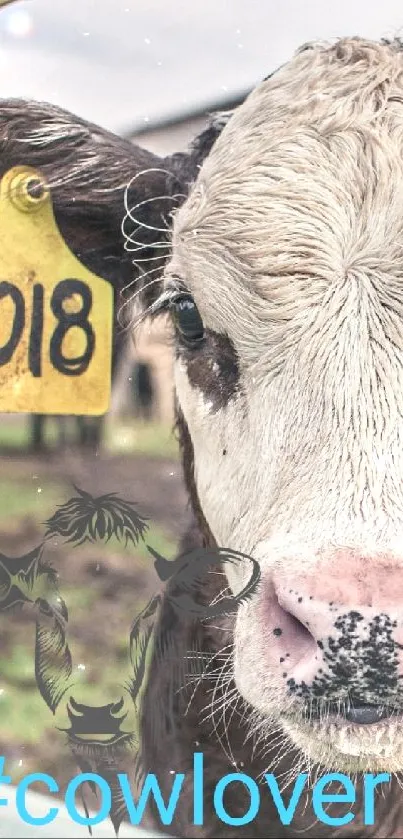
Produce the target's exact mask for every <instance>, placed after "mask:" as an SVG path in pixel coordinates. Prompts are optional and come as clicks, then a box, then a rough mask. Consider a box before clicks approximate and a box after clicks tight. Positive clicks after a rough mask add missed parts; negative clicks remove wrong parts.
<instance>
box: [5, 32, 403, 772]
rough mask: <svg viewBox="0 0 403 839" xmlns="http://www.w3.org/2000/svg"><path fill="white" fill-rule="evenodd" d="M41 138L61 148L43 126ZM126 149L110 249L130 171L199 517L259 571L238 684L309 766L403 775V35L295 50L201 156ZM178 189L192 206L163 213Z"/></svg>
mask: <svg viewBox="0 0 403 839" xmlns="http://www.w3.org/2000/svg"><path fill="white" fill-rule="evenodd" d="M1 116H2V112H1V109H0V124H1ZM45 123H46V120H45ZM31 128H32V126H31ZM61 133H63V132H60V131H59V134H58V135H57V130H56V129H55V132H54V138H55V139H57V136H58V137H59V140H60V136H61ZM67 134H68V132H67V129H66V128H64V133H63V136H66V137H67ZM56 135H57V136H56ZM7 136H8V135H7ZM108 136H109V135H108ZM40 137H41V138H42V145H41V146H40V145H38V143H36V145H35V144H32V143H31V146H30V148H31V149H32V150H33V152H35V154H36V152H38V154H39V152H40V154H42V155H45V157H46V153H47V151H46V140H45V137H46V124H44V128H43V129H42V133H41V134H40ZM94 137H95V139H94ZM49 145H51V144H50V141H49ZM112 145H113V144H112ZM112 145H111V141H110V140H108V139H107V138H105V137H104V136H103V135H102V137H100V136H99V134H98V135H97V134H96V132H95V135H94V132H93V133H92V134H91V132H90V134H89V138H88V146H87V148H86V151H85V155H86V156H85V161H86V164H85V165H84V164H83V167H82V170H81V172H82V173H84V175H85V173H86V172H87V173H88V172H89V171H90V169H89V161H91V162H92V163H93V164H94V165H93V168H92V169H91V172H92V174H91V178H92V180H93V181H95V180H97V181H99V182H100V184H102V178H103V170H102V166H103V167H104V172H105V173H106V172H108V177H107V186H108V189H109V191H110V193H109V197H107V198H105V196H106V193H104V198H103V201H104V203H103V204H102V208H103V210H102V212H103V214H104V216H105V217H106V216H107V214H108V213H110V212H111V210H112V209H113V211H114V213H115V215H114V220H113V224H112V228H113V229H114V230H115V234H114V236H115V240H116V241H115V243H114V247H115V246H116V243H117V242H118V241H119V242H120V243H121V244H122V242H123V240H122V238H121V236H122V234H121V230H120V227H119V226H118V225H117V222H116V220H115V217H116V207H117V203H118V202H120V203H119V207H120V210H119V212H120V211H121V213H122V216H123V214H124V210H123V207H122V205H123V197H124V196H123V192H124V190H123V186H124V184H127V182H128V180H130V181H131V189H132V190H134V195H132V197H131V203H130V202H129V203H130V206H129V205H127V208H128V213H127V216H126V219H129V222H131V223H132V229H131V232H129V233H127V231H126V237H127V243H129V249H128V250H127V252H129V251H130V246H132V250H133V251H134V255H133V259H134V261H135V263H136V271H137V274H136V277H137V286H138V287H137V288H136V303H137V304H139V302H140V306H143V307H144V308H147V309H148V310H149V309H150V307H151V310H152V311H158V309H159V308H164V307H165V309H166V308H168V309H169V312H170V315H171V318H172V322H173V326H174V335H175V348H176V352H175V389H176V396H177V402H178V413H179V421H180V426H181V430H182V438H183V439H185V438H186V442H187V454H186V457H187V463H186V464H185V465H186V469H187V472H188V477H189V484H190V485H191V488H192V492H193V504H194V506H195V508H197V512H198V516H199V521H200V522H201V524H202V526H203V528H204V531H205V535H206V538H209V539H211V541H213V542H215V543H218V544H219V545H220V546H223V547H227V548H232V549H235V550H238V551H242V552H244V553H247V554H252V555H253V556H255V557H256V558H258V559H259V561H260V563H261V571H262V582H261V586H260V589H259V591H258V592H257V593H256V594H255V595H254V597H253V598H252V599H251V600H250V601H249V602H248V603H247V604H244V605H243V606H242V607H241V608H240V610H239V613H238V615H237V619H236V627H235V645H234V660H233V663H234V672H235V679H236V684H237V687H238V689H239V691H240V693H241V694H242V696H243V697H244V698H245V699H246V700H247V701H248V702H249V703H250V705H251V706H252V707H253V708H254V709H255V710H256V719H255V720H254V723H255V724H258V725H259V726H260V730H261V732H262V733H264V732H265V731H266V732H267V733H268V734H269V733H270V731H271V730H272V728H273V726H279V725H281V727H282V729H283V730H284V731H285V732H286V733H287V734H288V736H289V738H290V739H291V741H292V742H294V743H295V744H296V745H297V746H298V747H300V748H301V749H302V750H303V752H305V754H306V755H307V756H308V757H310V758H312V759H313V760H314V761H319V762H321V763H322V764H324V765H328V766H330V765H332V766H336V767H337V768H339V769H342V770H346V771H354V770H360V769H366V768H369V769H371V770H373V771H374V770H376V769H384V770H386V771H396V770H402V769H403V734H402V733H401V732H402V717H403V50H402V47H401V44H400V43H399V42H393V43H391V44H387V43H381V44H375V43H369V42H366V41H363V40H360V39H349V40H344V41H340V42H338V43H337V44H336V45H334V46H331V47H329V46H315V45H314V46H312V47H308V48H304V49H303V50H300V51H299V52H298V53H297V55H296V56H295V57H294V58H293V60H292V61H291V62H290V63H289V64H287V65H285V66H284V67H282V68H281V69H280V70H279V71H278V72H277V73H275V74H273V75H272V76H271V77H269V78H268V79H267V80H265V81H264V82H263V83H262V84H261V85H260V86H259V87H257V88H256V90H254V92H253V93H252V94H251V95H250V96H249V97H248V98H247V99H246V101H245V102H244V103H243V104H242V105H241V106H240V107H239V108H238V109H237V110H236V111H235V112H234V114H233V115H232V116H230V118H229V119H224V120H223V121H222V122H219V123H215V124H214V125H213V126H212V127H211V128H210V129H209V130H208V131H207V133H206V134H205V135H203V138H202V141H199V142H198V143H196V145H195V147H194V149H193V151H192V152H191V154H190V155H189V156H187V155H175V156H174V157H173V158H170V159H166V160H158V159H155V158H153V159H151V158H147V159H144V160H143V159H142V158H141V153H140V151H139V150H138V149H137V150H136V149H134V148H133V147H131V148H129V147H128V144H127V145H126V146H124V147H123V146H119V147H116V149H115V151H112V150H111V149H112ZM21 148H22V147H21ZM52 149H53V158H52V165H53V167H54V168H55V170H56V169H57V166H59V165H60V162H59V163H58V161H57V159H56V158H55V154H56V152H57V147H56V146H54V147H53V146H51V150H52ZM25 150H26V149H25ZM106 150H111V151H110V154H109V151H108V155H106ZM22 151H24V149H23V150H22ZM21 153H22V152H21ZM35 154H34V156H33V160H32V161H30V160H29V159H28V160H27V162H28V163H29V162H32V163H34V164H38V165H39V164H40V160H37V158H36V157H35ZM80 155H81V157H80ZM56 157H57V155H56ZM82 158H83V155H82V153H81V151H80V148H79V147H78V146H77V148H76V149H75V150H74V149H73V151H72V156H71V158H70V163H69V165H70V166H71V165H72V163H74V161H75V160H76V159H77V160H78V161H80V160H82ZM203 158H204V162H202V159H203ZM94 161H95V162H94ZM96 161H98V164H97V165H98V168H96ZM200 164H201V165H200ZM112 166H114V169H112V168H111V167H112ZM157 169H158V170H159V173H160V174H159V175H158V176H157V175H156V170H157ZM75 171H76V172H77V177H78V176H79V175H80V170H79V169H78V168H77V167H75ZM161 173H162V174H161ZM164 173H165V174H164ZM129 174H130V177H129ZM84 175H83V177H84ZM161 178H162V179H163V180H162V181H161ZM178 181H179V182H180V186H179V187H178ZM63 182H64V185H65V190H67V193H66V194H67V195H68V190H69V188H70V185H69V181H68V176H67V174H66V177H65V178H64V181H63ZM192 182H193V185H192V186H191V188H190V191H189V194H188V197H187V199H186V200H185V201H184V203H182V206H181V207H180V209H179V210H177V212H176V213H175V214H174V223H173V232H172V241H170V239H169V236H168V237H167V235H166V233H165V230H166V229H167V227H169V213H170V210H171V209H172V208H173V207H175V206H177V203H176V204H175V201H176V202H177V201H178V200H179V201H182V200H183V195H184V194H186V193H187V192H188V187H189V184H190V183H192ZM88 183H89V181H88V179H87V181H85V178H84V186H85V187H86V188H87V189H88V188H89V187H88ZM86 184H87V186H86ZM113 184H115V191H113ZM172 184H175V188H173V187H172ZM56 187H57V184H56ZM75 188H76V187H75V185H74V184H73V186H72V187H71V190H72V194H73V193H74V189H75ZM162 193H164V194H167V195H169V196H176V198H175V199H174V200H171V203H169V202H168V205H167V206H166V207H165V213H163V215H164V218H163V219H161V215H159V216H158V213H157V216H158V219H159V220H157V221H156V215H155V213H156V208H157V207H158V206H159V205H158V201H157V198H159V199H160V200H161V195H162ZM63 195H64V193H63ZM83 195H84V193H83ZM91 195H92V201H93V204H92V205H91V206H95V205H96V201H94V198H96V191H95V192H94V190H92V192H91ZM178 196H179V197H178ZM84 198H85V196H84ZM60 200H62V199H60ZM164 200H165V199H164ZM67 203H68V202H67ZM84 203H85V202H84ZM63 206H64V205H63ZM130 207H131V208H134V211H133V212H132V211H131V210H130ZM127 208H126V209H127ZM57 209H58V206H57V188H56V210H57ZM62 210H63V207H62ZM63 212H64V215H65V217H66V219H67V221H69V219H70V222H71V226H70V228H69V229H70V230H71V231H72V232H71V237H72V240H74V239H75V238H76V237H78V230H76V229H75V228H74V218H75V212H77V211H74V210H73V208H72V207H70V211H69V209H68V207H67V204H66V206H65V210H64V211H63ZM63 212H62V216H63ZM69 212H70V215H69ZM101 215H102V213H101ZM94 218H95V216H94ZM98 224H99V222H97V221H96V218H95V228H97V225H98ZM114 225H115V226H114ZM106 227H107V228H108V229H109V230H110V229H111V221H110V220H109V221H108V223H107V224H106ZM73 228H74V229H73ZM94 235H95V234H94ZM112 238H113V237H112ZM111 241H112V240H111ZM167 242H168V243H169V248H168V250H169V254H170V257H169V260H168V262H167V264H166V267H165V272H164V276H163V279H162V281H159V282H155V280H156V279H157V278H158V273H159V271H158V270H155V269H156V268H158V265H161V262H162V261H164V260H165V257H166V254H167V247H166V245H167ZM127 243H126V244H127ZM143 243H144V244H143ZM111 246H112V245H110V247H111ZM95 247H96V245H95ZM108 247H109V245H108ZM153 247H154V248H155V249H154V250H153ZM147 248H148V249H147ZM150 248H151V251H150ZM164 248H165V250H164ZM161 257H162V260H161V261H160V262H158V260H159V259H160V258H161ZM105 258H106V257H105ZM143 259H145V262H144V261H142V260H143ZM147 260H150V261H149V262H148V261H147ZM105 266H106V263H105ZM99 270H100V271H102V265H100V266H99ZM141 277H142V278H143V280H142V281H141ZM228 573H229V582H230V585H231V586H232V587H233V588H234V589H238V588H240V587H241V586H242V580H240V579H238V578H237V577H236V576H234V575H233V574H232V575H231V574H230V572H228Z"/></svg>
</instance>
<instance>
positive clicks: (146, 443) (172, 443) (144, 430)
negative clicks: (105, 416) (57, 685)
mask: <svg viewBox="0 0 403 839" xmlns="http://www.w3.org/2000/svg"><path fill="white" fill-rule="evenodd" d="M105 443H106V446H107V448H108V450H109V451H110V452H112V453H121V452H128V453H131V454H135V453H137V454H144V455H149V456H150V457H172V458H177V457H178V443H177V441H176V439H175V436H174V433H173V430H172V428H170V426H168V425H161V424H160V423H157V422H152V423H141V422H138V421H136V420H130V421H126V422H122V421H119V422H116V423H114V424H111V425H110V427H109V428H108V431H107V435H106V441H105Z"/></svg>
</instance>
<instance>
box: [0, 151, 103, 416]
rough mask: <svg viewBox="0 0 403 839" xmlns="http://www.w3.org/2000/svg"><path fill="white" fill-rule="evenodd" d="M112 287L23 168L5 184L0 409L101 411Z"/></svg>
mask: <svg viewBox="0 0 403 839" xmlns="http://www.w3.org/2000/svg"><path fill="white" fill-rule="evenodd" d="M112 320H113V290H112V287H111V285H110V283H108V282H107V281H106V280H104V279H102V278H101V277H97V276H96V275H95V274H92V273H91V271H89V270H88V269H87V268H86V267H85V266H84V265H82V264H81V263H80V262H79V260H78V259H77V258H76V257H75V256H74V254H73V253H72V252H71V251H70V249H69V248H68V247H67V245H66V243H65V241H64V239H63V237H62V235H61V233H60V231H59V229H58V227H57V224H56V220H55V217H54V214H53V208H52V201H51V197H50V191H49V187H48V185H47V183H46V181H45V179H44V178H43V176H42V175H41V174H40V173H39V172H37V171H36V170H35V169H31V168H29V167H27V166H24V167H22V166H19V167H15V168H14V169H11V170H10V171H9V172H7V173H6V174H5V175H4V177H3V178H2V180H1V182H0V411H13V412H14V411H16V412H21V413H31V412H35V413H38V414H90V415H99V414H104V413H105V412H106V411H107V410H108V407H109V400H110V391H111V356H112Z"/></svg>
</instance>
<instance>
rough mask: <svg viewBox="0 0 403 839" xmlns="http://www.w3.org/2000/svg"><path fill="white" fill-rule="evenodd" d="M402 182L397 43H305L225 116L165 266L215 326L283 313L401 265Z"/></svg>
mask: <svg viewBox="0 0 403 839" xmlns="http://www.w3.org/2000/svg"><path fill="white" fill-rule="evenodd" d="M402 181H403V51H402V50H401V49H400V45H399V44H397V43H393V44H376V43H373V42H367V41H363V40H360V39H347V40H343V41H340V42H338V44H336V45H334V46H332V47H326V48H323V47H315V48H312V49H305V50H303V51H302V52H299V53H298V54H297V55H296V56H295V57H294V58H293V59H292V61H290V62H289V63H288V64H287V65H285V66H283V67H282V68H281V69H280V70H279V71H278V72H277V73H275V74H274V75H273V76H271V77H270V78H268V79H267V80H266V81H264V82H263V83H262V84H261V85H259V86H258V87H257V88H256V89H255V91H253V93H252V94H251V95H250V96H249V97H248V99H247V100H246V102H245V103H244V104H243V105H241V106H240V108H239V109H238V110H237V111H236V112H235V113H234V115H233V116H232V117H231V119H230V120H229V122H228V123H227V125H226V126H225V128H224V129H223V131H222V133H221V135H220V137H219V138H218V140H217V141H216V143H215V145H214V147H213V149H212V152H211V153H210V155H209V157H208V158H207V160H206V161H205V163H204V164H203V166H202V168H201V171H200V174H199V178H198V180H197V182H196V184H195V186H194V188H193V189H192V191H191V194H190V196H189V199H188V201H187V202H186V203H185V204H184V205H183V207H182V208H181V210H180V211H179V213H178V215H177V217H176V220H175V224H174V233H173V245H174V247H173V251H174V256H173V262H172V266H171V269H172V271H173V272H174V273H178V274H179V275H180V276H182V277H183V279H184V281H185V282H186V284H188V285H189V286H190V288H191V290H192V291H193V292H194V293H195V294H196V296H197V295H198V296H199V301H200V303H201V306H202V308H204V312H203V314H204V315H205V316H206V317H207V319H209V317H210V316H211V318H212V319H213V321H214V323H212V326H213V327H214V328H217V329H220V327H221V328H223V327H226V326H228V317H229V316H231V318H234V317H235V318H237V319H238V322H239V320H240V321H242V312H244V311H245V310H247V312H248V319H249V326H250V325H251V323H252V321H253V318H254V316H256V318H257V320H259V319H260V318H261V317H262V318H263V320H267V319H269V320H270V319H271V317H273V318H275V319H276V320H277V321H278V320H282V319H284V320H285V321H287V320H289V319H290V318H291V317H292V316H293V314H295V313H296V312H298V310H299V308H300V306H301V305H304V306H305V305H306V295H307V296H308V297H309V302H311V303H315V301H318V300H319V298H320V296H321V295H322V294H323V293H324V291H325V290H326V287H327V286H328V284H329V282H333V281H334V280H335V278H336V279H337V278H338V277H339V278H341V279H342V278H343V277H345V276H346V274H348V272H349V271H353V270H354V271H359V270H361V268H363V269H364V270H366V271H367V273H368V272H369V273H371V271H379V270H381V271H382V270H383V267H385V264H386V261H387V262H388V265H389V267H390V268H391V270H392V274H393V272H396V271H400V265H401V264H402V258H403V252H402V244H401V243H402V224H403V221H402V220H403V189H402ZM388 270H389V269H388ZM313 280H314V282H312V281H313ZM235 289H236V293H235ZM201 298H202V300H201ZM230 298H231V307H230V308H231V311H230V312H229V311H228V308H227V307H225V306H224V307H222V306H221V307H218V306H217V300H219V299H221V300H227V302H228V300H229V299H230ZM262 304H264V305H262ZM279 304H282V307H281V309H279ZM268 305H269V307H270V305H271V306H272V312H271V313H270V308H269V309H268V308H267V306H268ZM226 319H227V322H226V323H225V320H226ZM218 321H222V323H219V322H218Z"/></svg>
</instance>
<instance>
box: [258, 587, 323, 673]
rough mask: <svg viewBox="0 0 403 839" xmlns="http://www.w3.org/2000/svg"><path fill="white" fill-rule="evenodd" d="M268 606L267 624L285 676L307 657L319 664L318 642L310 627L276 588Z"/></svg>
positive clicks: (271, 594)
mask: <svg viewBox="0 0 403 839" xmlns="http://www.w3.org/2000/svg"><path fill="white" fill-rule="evenodd" d="M266 608H267V612H266V621H265V622H266V626H267V623H269V628H270V631H271V635H272V644H273V645H274V646H275V649H276V652H277V653H278V660H279V662H280V663H284V668H285V669H284V673H283V677H284V678H286V676H289V675H290V672H291V670H293V671H294V669H295V667H296V665H298V664H299V663H300V662H302V661H306V660H307V659H311V658H313V659H315V660H316V666H317V659H316V654H317V651H318V648H317V643H316V640H315V638H314V637H313V635H312V634H311V632H310V630H309V627H308V626H307V625H306V623H303V622H302V621H301V620H300V619H299V618H298V617H297V616H296V615H294V614H293V613H292V612H291V611H289V609H287V608H285V607H284V605H282V603H281V602H280V599H279V596H278V594H277V593H276V591H275V590H274V588H273V589H272V591H271V593H270V597H269V599H268V601H267V600H266ZM286 665H287V666H286Z"/></svg>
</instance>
